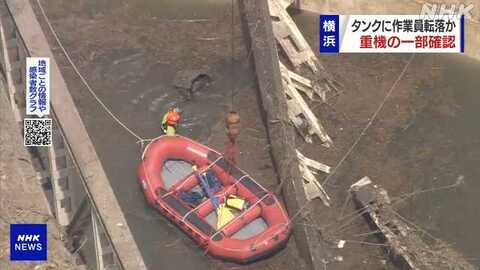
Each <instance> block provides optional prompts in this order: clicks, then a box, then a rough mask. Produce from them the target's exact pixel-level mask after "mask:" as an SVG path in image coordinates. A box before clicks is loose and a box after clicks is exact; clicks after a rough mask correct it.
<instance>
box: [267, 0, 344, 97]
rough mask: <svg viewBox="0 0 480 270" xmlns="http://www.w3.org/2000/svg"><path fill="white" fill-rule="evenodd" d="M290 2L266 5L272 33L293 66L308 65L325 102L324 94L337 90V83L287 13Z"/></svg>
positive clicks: (273, 2)
mask: <svg viewBox="0 0 480 270" xmlns="http://www.w3.org/2000/svg"><path fill="white" fill-rule="evenodd" d="M290 4H291V3H290V2H286V1H283V0H269V1H268V6H269V9H270V16H271V17H272V27H273V33H274V35H275V38H276V40H277V43H278V44H279V45H280V47H281V48H282V50H283V52H284V53H285V55H286V56H287V58H288V59H289V60H290V63H291V64H292V65H293V67H294V68H296V69H297V68H299V67H300V66H301V65H302V64H305V65H307V66H308V68H309V69H310V71H311V72H312V73H313V75H314V76H313V77H314V78H316V80H317V82H318V84H317V90H318V92H319V93H320V94H319V96H320V97H321V98H322V101H323V102H326V95H327V93H328V92H330V91H332V90H333V91H335V92H336V91H338V88H337V85H338V83H336V82H335V81H334V80H333V78H332V76H331V75H330V74H328V73H327V72H326V70H325V68H324V67H323V66H322V65H321V64H320V62H319V61H318V59H317V57H316V56H315V54H314V53H313V50H312V48H311V47H310V45H309V44H308V42H307V41H306V40H305V38H304V37H303V35H302V33H301V32H300V30H299V29H298V27H297V25H296V24H295V22H294V21H293V19H292V18H291V17H290V15H289V14H288V12H287V10H286V8H287V7H288V6H289V5H290Z"/></svg>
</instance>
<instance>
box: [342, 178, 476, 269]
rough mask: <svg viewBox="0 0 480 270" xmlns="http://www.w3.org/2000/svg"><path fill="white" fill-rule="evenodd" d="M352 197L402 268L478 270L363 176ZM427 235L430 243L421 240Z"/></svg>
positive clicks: (385, 192)
mask: <svg viewBox="0 0 480 270" xmlns="http://www.w3.org/2000/svg"><path fill="white" fill-rule="evenodd" d="M350 190H351V192H352V193H353V198H354V199H355V202H356V203H357V204H358V207H359V208H360V209H361V211H362V212H365V214H364V215H365V216H366V218H367V220H368V222H369V223H372V225H374V226H375V227H376V229H378V231H379V234H380V235H381V238H382V239H384V240H385V243H386V245H387V246H388V250H389V253H390V255H391V257H392V259H393V260H394V261H395V262H396V263H398V264H399V265H400V266H401V267H402V269H422V270H423V269H425V270H443V269H444V270H448V269H456V270H475V267H474V266H473V265H471V264H470V263H469V262H467V260H466V259H465V258H464V257H463V256H462V255H461V254H459V253H458V252H456V251H455V250H453V248H452V247H450V246H449V245H448V244H447V243H445V242H444V241H442V240H440V239H438V238H435V237H433V236H431V235H429V234H428V233H426V232H425V231H423V230H421V229H420V228H418V226H416V225H415V224H413V223H411V222H409V221H407V220H406V219H405V218H403V217H402V216H401V215H400V214H399V213H397V212H396V211H395V210H394V209H393V207H392V203H391V200H390V197H389V196H388V193H387V191H386V190H385V189H383V188H381V187H379V186H377V185H374V184H373V183H372V181H371V180H370V178H368V177H366V176H365V177H363V178H362V179H361V180H360V181H358V182H357V183H355V184H353V185H352V186H351V189H350ZM422 235H424V236H425V235H426V236H428V237H429V238H430V239H431V240H430V239H429V243H426V241H425V240H423V239H422Z"/></svg>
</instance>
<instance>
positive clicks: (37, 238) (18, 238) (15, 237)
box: [10, 224, 47, 261]
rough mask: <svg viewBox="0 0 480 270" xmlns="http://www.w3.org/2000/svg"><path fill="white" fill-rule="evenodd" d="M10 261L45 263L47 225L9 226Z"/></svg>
mask: <svg viewBox="0 0 480 270" xmlns="http://www.w3.org/2000/svg"><path fill="white" fill-rule="evenodd" d="M10 260H12V261H46V260H47V225H46V224H11V225H10Z"/></svg>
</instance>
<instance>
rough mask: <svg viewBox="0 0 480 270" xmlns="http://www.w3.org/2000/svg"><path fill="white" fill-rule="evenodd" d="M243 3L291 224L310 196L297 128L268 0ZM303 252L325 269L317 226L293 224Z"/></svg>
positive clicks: (315, 265)
mask: <svg viewBox="0 0 480 270" xmlns="http://www.w3.org/2000/svg"><path fill="white" fill-rule="evenodd" d="M242 3H243V5H242V7H241V9H242V12H243V15H244V17H243V18H244V21H245V24H246V28H247V29H248V32H249V34H250V47H251V50H252V51H253V62H254V66H255V70H256V75H257V83H258V90H259V96H260V99H261V103H262V107H263V117H264V122H265V124H266V126H267V130H268V137H269V143H270V151H271V155H272V159H273V161H274V165H275V167H276V171H277V175H278V178H279V181H280V185H281V187H283V188H282V192H283V195H284V199H285V203H286V205H287V209H288V212H289V214H290V216H291V218H294V220H293V221H292V224H295V223H296V222H297V221H298V220H301V219H303V218H306V217H305V213H306V212H308V211H305V210H307V209H306V208H307V207H305V208H304V205H305V204H306V202H307V200H306V197H305V192H304V189H303V186H302V179H301V174H300V171H299V168H298V160H297V157H296V154H295V136H296V134H295V130H294V129H293V127H292V126H291V125H290V124H289V119H288V116H287V103H286V97H285V95H284V93H283V89H282V80H281V75H280V69H279V58H278V52H277V48H276V45H275V38H274V36H273V31H272V24H271V19H270V15H269V11H268V6H267V2H266V1H255V0H249V1H243V2H242ZM293 228H294V237H295V240H296V244H297V247H298V249H299V252H300V255H301V256H302V257H303V259H304V260H305V261H306V262H307V263H308V264H309V266H310V267H311V268H312V269H323V267H324V263H323V262H324V261H325V258H326V257H327V254H326V249H325V246H324V245H323V244H322V240H321V236H320V234H319V233H318V231H317V230H315V229H314V228H312V227H308V226H301V225H298V226H294V227H293Z"/></svg>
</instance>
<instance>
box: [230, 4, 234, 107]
mask: <svg viewBox="0 0 480 270" xmlns="http://www.w3.org/2000/svg"><path fill="white" fill-rule="evenodd" d="M234 1H235V0H231V6H232V10H231V15H232V18H231V19H232V25H231V27H232V28H231V33H230V34H231V41H230V46H231V47H230V49H231V54H232V55H231V56H232V59H231V61H232V63H231V67H230V69H231V70H230V72H231V78H230V79H231V80H232V82H231V101H230V102H231V104H230V106H231V110H233V96H234V88H235V80H234V79H233V77H234V74H235V70H234V61H235V40H234V32H235V6H234Z"/></svg>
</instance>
